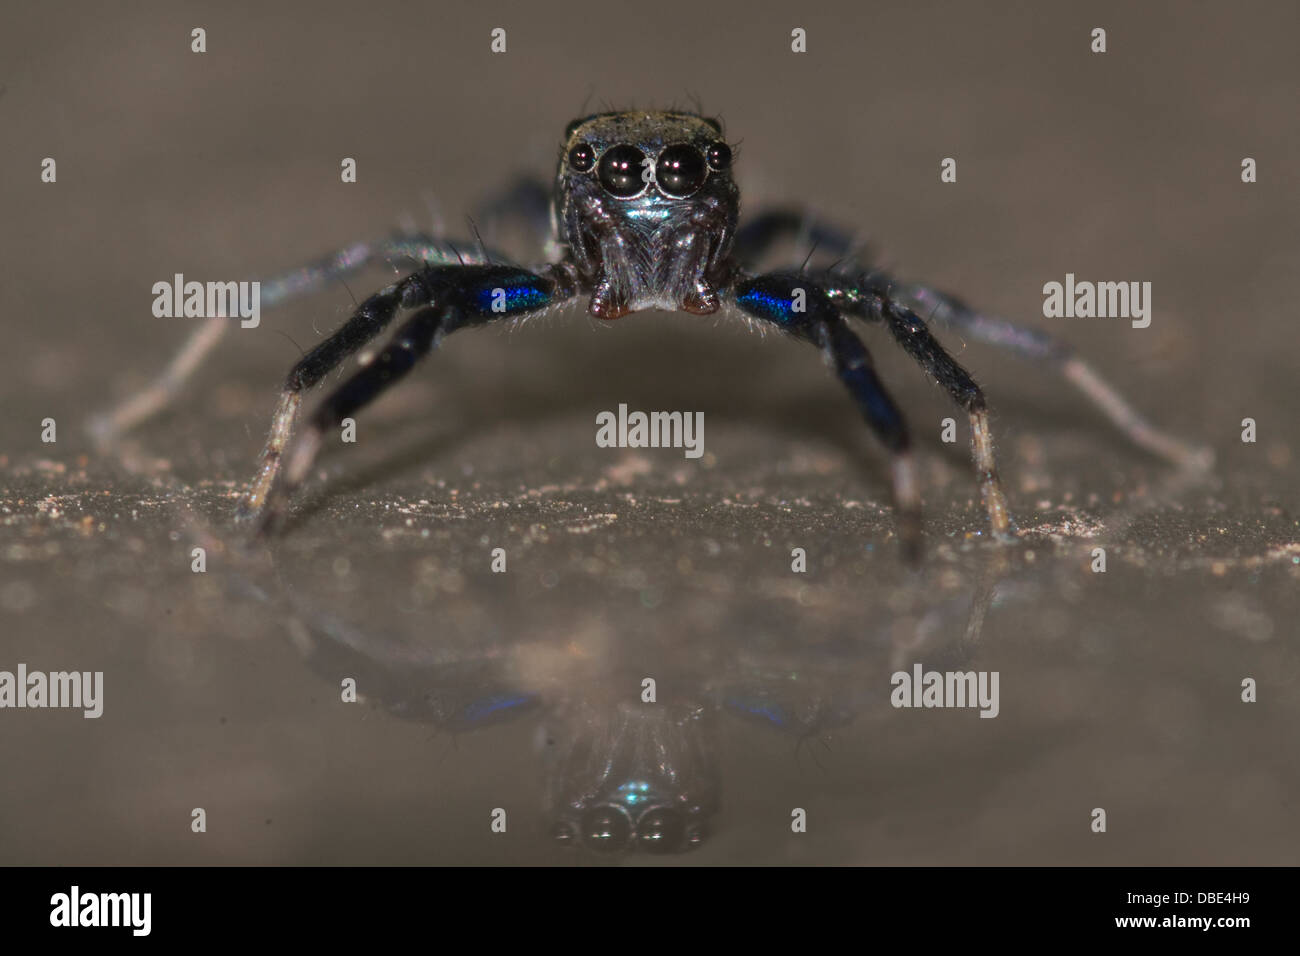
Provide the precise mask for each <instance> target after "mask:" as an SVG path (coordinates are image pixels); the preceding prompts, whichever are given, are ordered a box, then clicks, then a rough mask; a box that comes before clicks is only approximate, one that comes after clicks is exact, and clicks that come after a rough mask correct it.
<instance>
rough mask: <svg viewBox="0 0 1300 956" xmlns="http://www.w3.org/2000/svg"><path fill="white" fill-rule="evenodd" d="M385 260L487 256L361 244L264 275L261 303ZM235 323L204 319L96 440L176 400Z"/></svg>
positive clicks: (392, 243) (405, 262)
mask: <svg viewBox="0 0 1300 956" xmlns="http://www.w3.org/2000/svg"><path fill="white" fill-rule="evenodd" d="M383 261H389V262H392V263H393V264H394V265H399V266H403V267H409V266H413V265H414V266H418V265H420V264H423V263H428V264H431V265H447V264H450V263H455V262H458V261H465V262H482V261H484V260H483V258H482V254H481V253H480V252H479V251H478V247H477V246H476V245H475V244H474V243H472V242H464V243H460V244H457V245H453V244H452V243H450V242H447V241H446V240H439V239H431V238H429V237H428V236H422V235H410V236H394V237H391V238H388V239H380V240H378V241H375V242H363V243H357V244H355V245H352V246H348V247H347V248H346V249H341V250H339V251H338V252H336V253H334V254H333V255H330V256H326V257H325V258H323V259H318V260H317V261H315V262H313V263H310V264H309V265H306V266H303V267H302V268H300V269H295V270H293V271H292V272H286V273H283V274H281V275H278V276H275V277H274V278H271V279H266V280H262V283H261V290H260V295H261V298H260V300H259V301H260V304H261V306H262V307H263V308H273V307H275V306H277V305H281V304H283V303H285V302H289V301H291V300H292V299H296V298H298V297H300V296H303V295H306V294H308V293H310V292H315V291H316V290H318V289H321V288H324V287H325V286H326V285H328V284H329V283H330V282H331V281H333V280H334V279H339V278H346V277H347V276H349V275H352V274H354V273H356V272H358V271H360V270H361V269H362V268H364V267H365V266H367V265H371V264H373V263H375V262H383ZM234 324H235V320H232V319H229V318H221V319H206V320H204V322H203V323H202V324H201V325H200V326H199V327H198V328H197V329H195V330H194V332H193V333H191V335H190V337H189V338H188V339H186V341H185V344H184V345H182V346H181V348H180V351H179V352H177V353H176V356H175V357H174V358H173V359H172V360H171V362H169V363H168V365H167V367H166V369H164V370H163V372H162V374H161V375H159V376H158V377H157V378H156V379H155V380H154V381H153V382H151V383H150V384H149V385H147V386H146V387H145V388H144V389H143V390H141V391H139V392H137V393H135V394H134V395H132V396H130V397H129V398H127V399H126V400H125V401H123V402H121V403H120V404H119V405H117V407H115V408H113V409H111V410H110V411H108V412H105V413H103V414H101V415H97V416H95V417H94V418H92V419H91V421H90V422H89V424H88V428H89V430H90V433H91V435H92V437H93V438H94V439H95V441H96V442H97V443H98V444H100V445H101V446H105V445H108V444H111V443H112V442H113V441H114V440H115V439H116V438H118V437H119V436H121V435H123V434H125V433H126V432H128V431H130V430H131V429H133V428H135V427H136V426H137V425H139V424H140V423H141V422H144V421H146V420H147V419H149V418H152V417H153V416H154V415H156V414H158V413H159V412H161V411H162V410H163V409H165V408H166V407H167V406H168V405H170V404H171V403H172V402H173V401H175V400H176V397H177V396H178V395H179V394H180V392H181V390H182V389H183V388H184V387H185V383H186V382H187V381H188V380H189V377H190V376H191V375H192V374H193V373H194V371H195V370H196V369H197V368H198V367H199V365H201V364H202V362H203V360H204V359H205V358H206V357H207V355H208V353H209V352H211V351H212V349H213V348H214V347H215V346H216V345H217V343H218V342H220V341H221V339H222V337H223V336H224V335H225V333H226V330H227V329H229V328H231V326H232V325H234Z"/></svg>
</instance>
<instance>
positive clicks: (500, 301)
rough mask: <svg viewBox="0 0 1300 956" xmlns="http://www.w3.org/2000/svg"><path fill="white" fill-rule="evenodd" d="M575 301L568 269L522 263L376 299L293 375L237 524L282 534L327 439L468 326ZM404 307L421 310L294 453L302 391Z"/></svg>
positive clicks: (457, 270)
mask: <svg viewBox="0 0 1300 956" xmlns="http://www.w3.org/2000/svg"><path fill="white" fill-rule="evenodd" d="M573 294H574V290H573V285H572V282H571V280H570V278H569V276H568V274H567V272H565V271H564V270H563V269H562V268H560V267H553V268H550V269H547V270H545V272H544V273H543V274H538V273H534V272H529V271H527V270H524V269H519V268H516V267H514V266H503V265H475V266H434V267H431V268H428V269H424V270H422V271H421V272H418V273H415V274H414V275H411V276H408V277H407V278H405V279H403V280H402V281H401V282H398V283H395V284H393V285H392V286H389V287H388V288H387V289H384V290H382V291H380V292H378V293H377V294H375V295H373V296H371V297H370V298H369V299H367V300H366V301H365V302H363V303H362V304H361V306H360V307H359V308H358V309H357V312H356V314H355V315H353V317H352V318H351V319H349V320H348V322H347V323H345V324H344V325H343V327H342V328H341V329H339V330H338V331H337V332H336V333H335V334H334V335H333V336H331V337H330V338H329V339H326V340H325V341H324V342H322V343H321V344H320V345H318V346H317V347H316V348H315V349H313V350H312V351H311V352H310V353H308V354H307V355H306V356H305V357H304V358H303V359H302V361H301V362H299V363H298V365H296V366H295V367H294V369H293V370H292V371H291V372H290V373H289V378H288V380H287V381H286V383H285V387H284V391H283V392H282V393H281V398H280V404H279V407H278V408H277V410H276V413H275V417H274V418H273V420H272V422H271V435H270V438H269V439H268V440H267V443H266V448H265V450H264V451H263V453H262V460H261V463H260V464H259V466H258V472H257V476H256V477H255V478H254V481H253V484H252V486H251V488H250V489H249V491H248V493H247V494H246V495H245V497H244V498H243V500H241V502H240V505H239V511H238V517H239V518H241V519H243V520H256V521H257V523H258V530H259V532H260V533H263V534H265V533H268V532H270V531H273V530H274V529H275V527H276V526H277V525H278V524H279V522H280V520H281V519H282V517H283V513H284V508H285V505H286V503H287V502H288V499H289V497H290V495H292V493H293V491H294V489H295V488H297V487H298V486H299V485H300V484H301V483H302V481H303V479H304V478H306V476H307V472H308V470H309V469H310V468H311V464H312V462H313V461H314V460H315V458H316V454H317V452H319V450H320V447H321V445H322V444H323V442H324V439H325V435H326V434H327V433H328V432H330V431H331V430H333V429H335V428H337V427H338V426H339V425H340V424H341V423H342V421H343V419H345V418H348V417H350V416H351V415H352V414H353V413H355V412H357V411H359V410H360V409H361V408H363V407H364V406H366V405H368V404H369V403H370V402H372V401H373V400H374V399H375V398H376V397H378V396H379V395H380V394H381V393H382V392H384V391H385V390H386V389H387V388H388V387H389V386H390V385H392V384H393V383H395V382H397V381H398V380H399V379H401V378H402V377H403V376H404V375H405V374H406V373H407V372H409V371H410V370H411V368H412V367H414V365H415V363H416V362H418V361H419V360H420V359H421V358H423V357H424V356H425V355H427V354H428V353H429V352H430V351H431V350H432V349H434V348H436V347H437V346H438V344H439V342H440V341H441V340H442V338H443V336H445V335H448V334H450V333H451V332H455V331H456V330H457V329H461V328H465V327H468V326H475V325H483V324H485V323H487V322H491V321H494V320H497V319H511V318H519V317H521V316H524V315H527V314H530V313H534V312H539V311H541V310H543V309H545V308H547V307H549V306H551V305H554V304H556V303H558V302H563V301H565V300H567V299H569V298H572V296H573ZM399 309H417V310H418V311H416V312H415V314H414V315H412V316H411V317H410V318H409V319H408V320H407V321H406V322H405V323H404V324H403V325H402V326H401V328H400V329H398V331H397V334H396V335H395V336H394V337H393V340H392V341H391V342H390V343H389V344H388V345H387V346H385V347H384V349H383V350H382V351H380V352H379V353H378V355H376V356H375V358H374V359H373V360H372V361H371V362H369V363H368V364H367V365H365V366H364V367H363V368H361V369H359V370H358V371H357V372H355V373H354V374H353V375H352V376H351V377H350V378H348V379H347V380H346V381H344V382H343V384H341V385H340V386H339V387H338V388H336V389H335V390H334V391H333V392H332V393H331V394H330V395H329V396H327V397H326V399H325V401H324V402H322V403H321V406H320V408H319V409H318V410H317V411H316V412H315V413H314V414H313V415H312V417H311V419H310V421H309V425H308V428H307V430H306V431H305V432H304V433H303V434H302V435H301V436H300V437H299V438H298V439H296V440H295V441H294V443H293V445H292V447H288V445H289V439H290V436H291V435H292V433H293V425H294V420H295V419H296V417H297V413H298V407H299V405H300V403H301V400H302V391H303V390H304V389H306V388H310V387H311V386H312V385H314V384H315V383H317V382H318V381H320V379H321V378H323V377H324V376H325V375H326V374H327V373H328V372H329V371H330V370H331V369H334V368H336V367H337V366H338V365H339V363H341V362H342V361H343V360H344V359H346V358H347V357H348V356H349V355H351V354H352V353H353V352H355V351H356V350H357V349H358V348H360V347H361V346H362V345H363V344H365V343H366V342H368V341H369V340H370V339H372V338H374V336H376V335H377V334H378V333H379V332H380V331H381V330H382V329H383V328H384V327H385V326H386V325H387V324H388V323H389V322H390V321H391V320H392V319H393V317H394V316H395V315H396V314H397V312H398V310H399ZM286 447H288V451H287V452H286ZM282 456H283V457H284V461H285V467H284V469H283V473H281V467H280V464H281V457H282Z"/></svg>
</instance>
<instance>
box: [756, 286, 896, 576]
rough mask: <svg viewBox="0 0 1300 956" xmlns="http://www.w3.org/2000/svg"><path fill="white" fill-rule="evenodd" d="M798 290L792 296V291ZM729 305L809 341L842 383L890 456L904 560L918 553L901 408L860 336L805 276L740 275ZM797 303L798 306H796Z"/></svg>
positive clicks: (823, 293)
mask: <svg viewBox="0 0 1300 956" xmlns="http://www.w3.org/2000/svg"><path fill="white" fill-rule="evenodd" d="M798 289H802V290H803V292H804V295H803V296H802V297H801V298H797V297H796V290H798ZM732 296H733V298H734V301H735V304H736V305H737V306H738V307H739V308H740V309H742V310H743V311H744V312H745V313H746V314H748V315H750V316H753V317H754V318H757V319H762V320H763V321H766V322H771V323H772V324H773V325H775V326H777V327H778V328H780V329H781V330H782V331H785V332H789V333H790V334H792V335H794V336H796V337H797V338H801V339H803V340H804V341H807V342H811V343H812V344H814V345H816V346H817V347H818V348H820V349H821V350H822V355H823V357H824V358H825V360H826V364H827V365H828V366H829V367H830V368H832V369H834V371H835V374H836V375H837V376H838V377H839V379H840V381H841V382H843V383H844V385H845V387H847V388H848V390H849V394H850V395H851V396H852V397H853V400H854V401H855V402H856V403H857V405H858V408H859V410H860V411H861V412H862V417H863V418H864V419H866V422H867V424H868V425H869V426H870V427H871V429H872V431H874V432H875V434H876V437H877V438H879V439H880V441H881V443H882V444H884V446H885V447H886V448H887V449H888V450H889V452H890V455H891V456H892V478H893V488H894V502H895V505H896V507H897V508H898V512H899V540H900V542H901V544H902V547H903V552H904V554H905V556H906V557H907V558H908V559H909V560H915V559H916V558H917V557H918V556H919V554H920V537H921V497H920V492H919V489H918V487H917V479H916V474H915V467H914V464H913V461H912V455H911V438H910V435H909V433H908V430H907V423H906V422H905V421H904V420H903V415H902V412H900V411H899V410H898V406H897V405H895V404H894V401H893V399H892V398H890V397H889V393H888V392H887V391H886V390H885V386H884V384H883V383H882V382H881V381H880V379H879V377H878V376H877V375H876V372H875V369H874V368H873V367H872V362H871V356H870V354H869V353H868V352H867V349H866V346H865V345H863V344H862V340H861V339H860V338H858V337H857V335H855V334H854V332H853V330H852V329H851V328H849V325H848V322H847V321H846V320H845V318H844V316H843V315H841V314H840V312H839V310H838V309H837V308H836V307H835V306H834V304H833V303H832V302H831V300H830V299H829V297H828V296H827V295H826V293H825V292H824V291H823V290H822V289H821V288H820V287H819V286H818V285H817V284H816V283H815V282H814V281H813V279H812V278H811V277H810V276H806V275H804V274H802V273H798V272H771V273H766V274H764V275H760V276H756V277H749V276H745V277H742V278H741V279H740V281H738V282H737V283H736V285H735V286H734V287H733V290H732ZM800 306H802V309H801V308H800Z"/></svg>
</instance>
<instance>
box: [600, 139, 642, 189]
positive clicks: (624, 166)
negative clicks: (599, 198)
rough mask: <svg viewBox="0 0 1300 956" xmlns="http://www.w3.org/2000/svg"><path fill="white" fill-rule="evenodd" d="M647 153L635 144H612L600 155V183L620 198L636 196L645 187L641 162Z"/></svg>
mask: <svg viewBox="0 0 1300 956" xmlns="http://www.w3.org/2000/svg"><path fill="white" fill-rule="evenodd" d="M644 162H645V153H643V152H641V150H639V149H637V148H636V147H635V146H626V145H623V146H612V147H610V148H609V149H607V150H605V155H603V156H601V157H600V171H599V172H598V174H597V175H598V176H599V177H600V184H601V185H602V186H604V187H605V190H606V192H608V193H610V194H611V195H613V196H618V197H619V198H620V199H627V198H628V197H629V196H635V195H636V194H637V193H639V192H640V191H641V190H642V189H644V188H645V180H644V179H643V178H642V175H641V164H642V163H644Z"/></svg>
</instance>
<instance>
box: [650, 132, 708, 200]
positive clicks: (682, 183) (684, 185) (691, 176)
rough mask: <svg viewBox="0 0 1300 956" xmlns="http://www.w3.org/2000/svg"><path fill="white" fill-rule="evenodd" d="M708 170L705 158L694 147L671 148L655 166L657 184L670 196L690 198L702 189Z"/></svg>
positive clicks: (663, 153) (680, 146) (666, 150)
mask: <svg viewBox="0 0 1300 956" xmlns="http://www.w3.org/2000/svg"><path fill="white" fill-rule="evenodd" d="M707 174H708V170H706V169H705V168H704V157H703V156H701V155H700V151H699V150H698V149H696V148H695V147H694V146H687V145H685V144H684V143H683V144H680V145H678V146H669V147H668V148H667V149H665V150H664V151H663V152H662V153H660V154H659V162H658V163H657V164H655V182H657V183H658V184H659V188H660V189H662V190H663V191H664V192H666V193H667V194H668V195H670V196H689V195H690V194H691V193H693V192H695V190H697V189H699V188H700V185H701V184H702V183H703V182H704V177H705V176H706V175H707Z"/></svg>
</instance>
